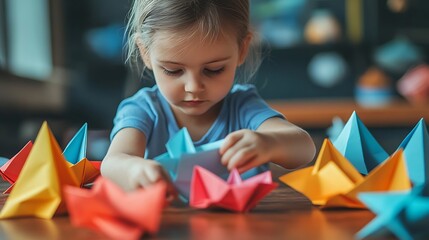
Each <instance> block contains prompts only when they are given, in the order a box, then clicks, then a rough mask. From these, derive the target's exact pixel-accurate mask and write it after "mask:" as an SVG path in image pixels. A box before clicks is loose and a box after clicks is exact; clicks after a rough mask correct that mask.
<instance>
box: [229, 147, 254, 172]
mask: <svg viewBox="0 0 429 240" xmlns="http://www.w3.org/2000/svg"><path fill="white" fill-rule="evenodd" d="M255 156H256V152H254V151H252V150H251V149H250V148H249V147H243V148H241V149H240V150H238V151H237V152H236V153H235V154H234V155H233V156H232V157H231V159H230V160H229V161H228V165H227V168H228V169H229V170H232V169H233V168H237V167H241V166H242V165H244V164H245V163H247V162H248V161H250V160H252V159H253V158H254V157H255Z"/></svg>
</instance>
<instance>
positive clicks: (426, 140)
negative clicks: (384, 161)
mask: <svg viewBox="0 0 429 240" xmlns="http://www.w3.org/2000/svg"><path fill="white" fill-rule="evenodd" d="M398 149H403V150H404V154H405V160H406V163H407V169H408V175H409V176H410V179H411V182H413V184H414V185H420V184H424V183H426V182H427V178H428V177H429V134H428V130H427V128H426V124H425V122H424V120H423V119H420V121H419V122H418V123H417V125H416V126H415V127H414V128H413V130H411V132H410V133H409V134H408V135H407V136H406V137H405V139H404V140H403V141H402V143H401V144H400V145H399V148H398Z"/></svg>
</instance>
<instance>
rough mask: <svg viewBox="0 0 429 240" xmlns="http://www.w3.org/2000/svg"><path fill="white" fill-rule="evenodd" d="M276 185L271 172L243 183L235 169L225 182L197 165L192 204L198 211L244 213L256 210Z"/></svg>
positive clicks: (194, 175)
mask: <svg viewBox="0 0 429 240" xmlns="http://www.w3.org/2000/svg"><path fill="white" fill-rule="evenodd" d="M277 185H278V184H277V183H273V182H272V177H271V172H270V171H266V172H264V173H261V174H259V175H256V176H254V177H251V178H249V179H247V180H244V181H243V180H241V177H240V174H239V173H238V171H237V169H233V170H232V171H231V174H230V175H229V177H228V180H227V181H226V182H225V181H224V180H223V179H221V178H219V177H218V176H216V175H215V174H213V173H211V172H209V171H208V170H206V169H204V168H202V167H199V166H196V167H195V168H194V172H193V176H192V181H191V194H190V202H189V205H190V206H192V207H195V208H208V207H220V208H224V209H228V210H230V211H236V212H245V211H249V210H250V209H252V208H254V207H255V206H256V205H257V204H258V202H259V201H260V200H261V199H262V198H264V197H265V196H266V195H267V194H268V193H270V192H271V191H272V190H273V189H275V188H276V187H277Z"/></svg>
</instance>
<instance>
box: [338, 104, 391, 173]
mask: <svg viewBox="0 0 429 240" xmlns="http://www.w3.org/2000/svg"><path fill="white" fill-rule="evenodd" d="M332 143H333V144H334V146H335V147H336V148H337V149H338V151H340V153H341V154H342V155H343V156H344V157H346V158H347V159H348V160H349V161H350V162H351V163H352V164H353V166H354V167H355V168H356V169H357V170H358V171H359V172H360V173H361V174H364V175H366V174H368V173H369V172H370V171H371V170H373V169H374V168H375V167H377V166H378V165H379V164H380V163H382V162H383V161H384V160H386V159H387V158H388V157H389V155H388V154H387V153H386V151H385V150H384V149H383V148H382V147H381V146H380V144H379V143H378V142H377V140H375V138H374V137H373V136H372V134H371V133H370V132H369V130H368V128H366V126H365V125H364V124H363V123H362V121H361V120H360V118H359V117H358V115H357V114H356V112H353V113H352V115H351V116H350V118H349V120H348V121H347V123H346V125H345V126H344V128H343V130H342V131H341V133H340V134H339V136H338V137H337V138H336V139H335V141H333V142H332Z"/></svg>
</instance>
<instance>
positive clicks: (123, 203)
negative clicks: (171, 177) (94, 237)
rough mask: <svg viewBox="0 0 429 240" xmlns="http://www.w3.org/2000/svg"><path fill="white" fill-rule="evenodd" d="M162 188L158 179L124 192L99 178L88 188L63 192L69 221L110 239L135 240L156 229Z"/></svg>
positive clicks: (74, 188) (71, 188) (68, 187)
mask: <svg viewBox="0 0 429 240" xmlns="http://www.w3.org/2000/svg"><path fill="white" fill-rule="evenodd" d="M166 189H167V187H166V184H165V183H162V182H160V183H156V184H155V185H153V186H151V187H148V188H145V189H139V190H136V191H133V192H130V193H126V192H123V191H122V190H121V189H120V188H119V187H118V186H117V185H115V184H114V183H113V182H110V181H109V180H107V179H105V178H103V177H99V178H98V179H97V180H96V181H95V182H94V185H93V187H92V189H90V190H88V189H82V188H77V187H70V186H67V187H65V189H64V194H65V198H66V202H67V208H68V210H69V213H70V218H71V222H72V224H74V225H76V226H83V227H88V228H91V229H93V230H95V231H99V232H102V233H103V234H105V235H107V236H108V237H111V238H113V239H139V237H140V236H141V235H142V234H143V233H144V232H146V231H147V232H148V233H151V234H154V233H156V232H158V229H159V225H160V221H161V214H162V210H163V208H164V206H165V195H166Z"/></svg>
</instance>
